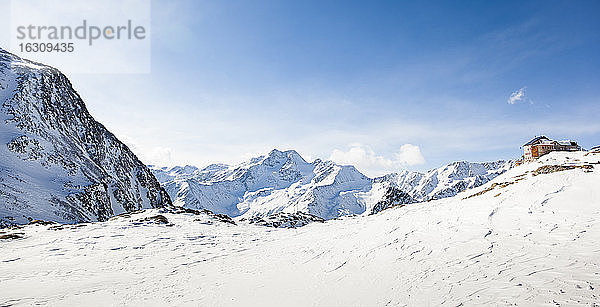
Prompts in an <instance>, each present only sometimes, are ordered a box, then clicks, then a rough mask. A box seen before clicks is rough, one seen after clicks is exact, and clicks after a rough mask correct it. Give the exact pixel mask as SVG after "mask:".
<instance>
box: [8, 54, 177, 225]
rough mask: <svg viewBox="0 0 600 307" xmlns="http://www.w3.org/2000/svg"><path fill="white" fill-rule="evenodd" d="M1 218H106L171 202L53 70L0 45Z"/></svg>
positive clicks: (20, 220)
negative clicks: (7, 50)
mask: <svg viewBox="0 0 600 307" xmlns="http://www.w3.org/2000/svg"><path fill="white" fill-rule="evenodd" d="M0 104H1V109H0V225H6V224H12V223H26V222H28V221H29V220H31V219H44V220H52V221H57V222H63V223H73V222H84V221H98V220H106V219H108V218H109V217H111V216H113V215H115V214H119V213H123V212H128V211H134V210H138V209H142V208H155V207H161V206H164V205H169V204H170V203H171V202H170V199H169V196H168V194H167V193H166V192H165V191H164V190H163V189H162V188H161V187H160V184H159V183H158V181H157V180H156V178H155V177H154V175H153V174H152V173H151V172H150V171H149V170H148V168H147V167H146V166H145V165H144V164H142V163H141V162H140V161H139V160H138V158H137V157H136V156H135V155H134V154H133V153H132V152H131V151H130V150H129V149H128V148H127V146H125V145H124V144H123V143H121V142H120V141H119V140H118V139H117V138H116V137H115V136H114V135H113V134H112V133H110V132H109V131H108V130H106V128H105V127H104V126H103V125H102V124H100V123H98V122H96V121H95V120H94V118H92V116H91V115H90V114H89V112H88V111H87V109H86V107H85V104H84V103H83V101H82V100H81V98H80V97H79V95H78V94H77V92H75V90H74V89H73V87H72V86H71V83H70V82H69V80H68V79H67V77H66V76H64V75H63V74H62V73H60V72H59V71H58V70H56V69H54V68H51V67H48V66H44V65H41V64H38V63H34V62H30V61H27V60H24V59H21V58H19V57H17V56H15V55H12V54H10V53H8V52H6V51H4V50H2V49H0Z"/></svg>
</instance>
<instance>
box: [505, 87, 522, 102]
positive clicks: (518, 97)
mask: <svg viewBox="0 0 600 307" xmlns="http://www.w3.org/2000/svg"><path fill="white" fill-rule="evenodd" d="M525 89H526V87H522V88H521V89H519V90H518V91H514V92H512V94H510V97H508V101H507V102H508V104H515V103H517V102H519V101H523V100H524V99H525Z"/></svg>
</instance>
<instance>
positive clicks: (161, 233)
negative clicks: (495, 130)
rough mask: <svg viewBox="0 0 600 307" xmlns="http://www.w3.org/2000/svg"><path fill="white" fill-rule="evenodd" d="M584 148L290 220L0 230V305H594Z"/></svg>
mask: <svg viewBox="0 0 600 307" xmlns="http://www.w3.org/2000/svg"><path fill="white" fill-rule="evenodd" d="M584 154H585V153H584V152H573V153H561V152H554V153H550V154H548V155H547V156H544V157H543V158H542V159H541V160H540V161H539V162H535V163H531V164H525V165H521V166H518V167H514V168H512V169H511V170H509V171H507V172H506V173H504V174H502V175H500V176H498V177H497V178H495V179H494V180H492V182H490V183H487V184H485V185H483V186H481V187H478V188H474V189H472V190H468V191H466V192H463V193H461V194H459V195H457V196H455V197H450V198H444V199H440V200H434V201H431V202H423V203H416V204H410V205H406V206H404V207H396V208H392V209H389V210H385V211H383V212H381V213H379V214H375V215H369V216H364V215H363V216H352V217H342V218H340V219H337V220H329V221H326V222H324V223H312V224H310V225H307V226H305V227H302V228H298V229H295V230H292V229H277V228H268V227H260V226H254V225H250V224H242V223H238V225H233V224H231V223H227V222H225V221H219V220H218V219H215V217H212V216H210V215H209V214H208V213H206V214H200V215H198V214H193V213H181V214H173V213H169V212H170V211H160V210H164V209H151V210H146V211H145V212H142V213H136V214H131V215H130V216H122V217H118V218H114V219H111V220H110V221H108V222H102V223H90V224H83V225H82V226H83V227H77V226H78V225H73V226H51V225H32V226H25V227H23V228H22V229H13V230H5V231H6V233H5V234H0V235H4V236H7V238H8V237H14V236H20V237H22V238H21V239H5V240H0V250H1V251H2V253H0V272H2V274H0V289H2V291H0V305H10V304H14V305H36V304H49V305H76V306H83V305H85V306H88V305H90V304H92V305H93V304H98V305H133V306H139V305H148V304H162V305H202V306H240V305H242V306H263V305H287V306H398V305H401V306H402V305H410V306H438V305H442V306H461V305H465V306H490V305H516V306H538V305H548V306H549V305H563V306H574V305H586V306H593V305H594V304H597V303H598V301H600V279H599V278H598V274H600V257H598V252H599V247H598V242H600V189H598V186H600V171H599V169H598V168H599V167H600V155H599V154H590V155H587V156H585V155H584ZM567 158H568V159H567ZM553 165H560V166H562V167H555V166H553ZM540 167H543V168H542V169H540V171H537V170H538V169H539V168H540ZM470 196H472V197H470ZM157 215H163V216H164V218H166V219H167V220H168V222H167V223H164V220H163V219H162V218H161V219H160V220H159V221H162V222H163V223H162V224H161V223H158V224H157V223H156V222H153V221H156V220H158V218H156V216H157Z"/></svg>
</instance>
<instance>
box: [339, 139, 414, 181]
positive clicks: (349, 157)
mask: <svg viewBox="0 0 600 307" xmlns="http://www.w3.org/2000/svg"><path fill="white" fill-rule="evenodd" d="M329 160H332V161H334V162H336V163H338V164H343V165H354V166H355V167H356V168H357V169H358V170H360V171H361V172H364V173H365V175H367V176H371V177H373V176H380V175H384V174H387V173H390V172H394V171H397V170H398V169H400V168H404V167H406V166H412V165H417V164H424V163H425V158H424V157H423V155H422V154H421V149H420V148H419V146H416V145H412V144H404V145H402V146H401V147H400V150H399V151H398V152H397V153H396V154H394V157H393V158H386V157H384V156H382V155H377V154H376V153H375V152H374V151H373V150H372V149H371V148H370V147H368V146H364V145H361V144H352V145H351V147H350V149H349V150H348V151H342V150H339V149H334V150H333V152H332V153H331V155H330V156H329Z"/></svg>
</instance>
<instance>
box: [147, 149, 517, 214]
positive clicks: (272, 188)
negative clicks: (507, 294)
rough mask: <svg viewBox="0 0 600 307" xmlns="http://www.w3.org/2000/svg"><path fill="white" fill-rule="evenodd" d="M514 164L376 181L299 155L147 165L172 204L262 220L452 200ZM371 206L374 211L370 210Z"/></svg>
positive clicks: (464, 165)
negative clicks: (199, 165) (202, 165)
mask: <svg viewBox="0 0 600 307" xmlns="http://www.w3.org/2000/svg"><path fill="white" fill-rule="evenodd" d="M511 166H512V162H506V161H496V162H485V163H469V162H455V163H451V164H449V165H446V166H443V167H441V168H438V169H434V170H431V171H429V172H427V173H425V174H423V173H418V172H410V171H404V172H402V173H395V174H390V175H387V176H383V177H379V178H375V179H371V178H368V177H366V176H365V175H363V174H361V173H360V172H359V171H358V170H357V169H356V168H354V167H353V166H341V165H337V164H335V163H333V162H331V161H321V160H315V161H314V162H312V163H309V162H306V161H305V160H304V159H303V158H302V157H301V156H300V155H299V154H298V153H297V152H296V151H293V150H289V151H284V152H282V151H279V150H273V151H271V152H270V153H269V154H268V155H265V156H261V157H257V158H253V159H251V160H250V161H248V162H245V163H242V164H240V165H234V166H228V165H223V164H214V165H210V166H208V167H206V168H204V169H199V168H197V167H194V166H189V165H188V166H185V167H181V166H176V167H173V168H165V167H163V168H160V167H155V166H150V168H151V170H152V172H153V173H154V175H155V176H156V177H157V178H158V180H159V181H160V182H161V184H162V185H163V186H164V187H165V189H166V190H167V192H168V193H169V195H170V196H171V198H172V199H173V200H174V203H175V204H176V205H179V206H183V207H187V208H194V209H200V208H203V209H208V210H211V211H213V212H217V213H223V214H227V215H229V216H234V217H235V216H243V217H247V218H251V217H265V216H269V215H272V214H275V213H278V212H285V213H295V212H304V213H308V214H312V215H316V216H319V217H321V218H324V219H332V218H336V217H339V216H344V215H349V214H363V213H377V212H379V211H380V210H382V208H387V207H389V205H382V202H383V203H388V204H391V203H393V201H392V200H391V199H392V198H394V197H393V196H394V195H397V194H398V193H400V192H404V193H407V194H408V196H407V197H405V198H398V197H396V199H404V201H403V203H412V202H418V201H426V200H430V199H436V198H443V197H449V196H454V195H456V194H457V193H459V192H461V191H464V190H466V189H469V188H473V187H477V186H480V185H482V184H484V183H486V182H488V181H489V180H491V179H493V178H494V177H496V176H497V175H499V174H501V173H503V172H505V171H506V170H507V169H509V168H510V167H511ZM373 208H377V209H376V210H373Z"/></svg>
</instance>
